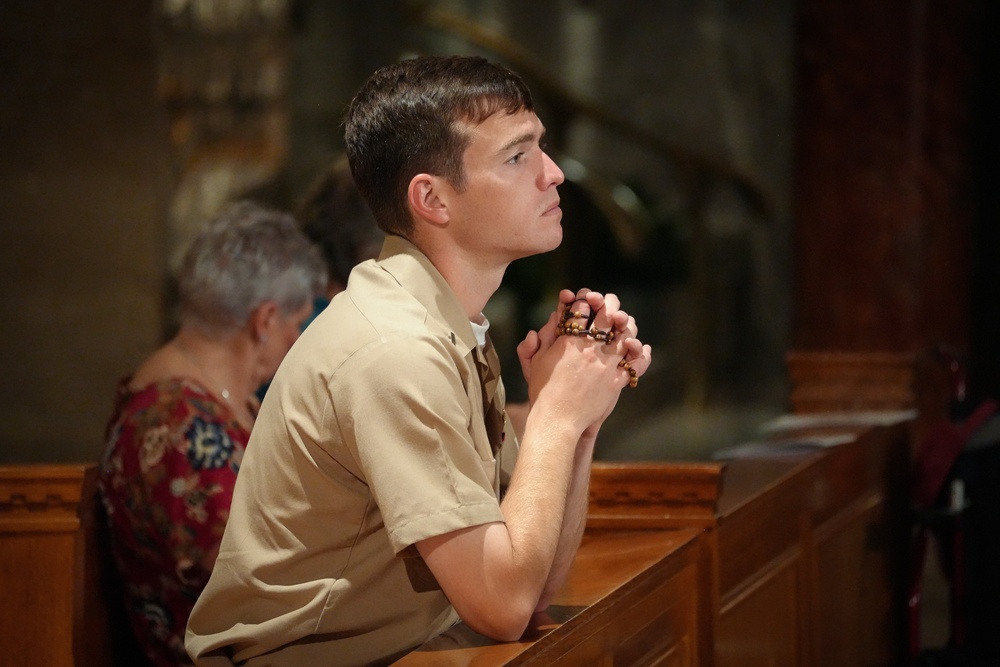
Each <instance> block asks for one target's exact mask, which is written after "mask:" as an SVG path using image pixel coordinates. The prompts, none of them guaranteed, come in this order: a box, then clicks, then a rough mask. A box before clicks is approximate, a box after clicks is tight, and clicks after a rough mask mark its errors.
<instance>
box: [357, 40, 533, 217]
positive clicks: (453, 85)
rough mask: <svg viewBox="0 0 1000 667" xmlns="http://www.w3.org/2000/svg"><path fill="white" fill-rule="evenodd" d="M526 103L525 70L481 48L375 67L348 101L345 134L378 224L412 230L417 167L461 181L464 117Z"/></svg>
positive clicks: (513, 109)
mask: <svg viewBox="0 0 1000 667" xmlns="http://www.w3.org/2000/svg"><path fill="white" fill-rule="evenodd" d="M522 110H527V111H533V110H534V104H533V102H532V99H531V93H530V91H529V90H528V86H527V85H526V84H525V83H524V81H523V80H522V79H521V77H520V76H518V75H517V74H515V73H514V72H512V71H511V70H509V69H507V68H506V67H503V66H502V65H498V64H496V63H492V62H490V61H488V60H486V59H485V58H480V57H478V56H424V57H420V58H413V59H410V60H403V61H400V62H397V63H394V64H392V65H388V66H386V67H383V68H381V69H379V70H378V71H376V72H375V73H374V74H373V75H372V76H371V77H370V78H369V79H368V81H367V82H366V83H365V84H364V85H363V86H362V87H361V89H360V90H359V91H358V93H357V95H355V97H354V99H353V100H352V101H351V104H350V106H349V107H348V109H347V115H346V118H345V134H344V139H345V143H346V146H347V156H348V159H349V161H350V164H351V172H352V173H353V175H354V180H355V182H356V184H357V187H358V189H359V190H360V191H361V194H362V195H363V196H364V198H365V200H366V201H367V202H368V205H369V206H370V207H371V210H372V213H373V214H374V216H375V219H376V220H377V221H378V225H379V227H381V229H382V230H383V231H384V232H386V233H387V234H396V235H399V236H404V237H407V236H409V234H410V232H411V231H412V227H413V221H412V219H411V218H410V214H409V209H408V207H407V203H406V199H407V189H408V187H409V184H410V180H411V179H412V178H413V177H414V176H415V175H417V174H419V173H430V174H434V175H438V176H442V177H444V178H446V179H448V181H449V182H450V183H451V184H452V185H453V186H454V187H455V188H457V189H459V190H461V189H462V187H464V174H463V171H462V156H463V154H464V152H465V149H466V147H467V146H468V141H469V139H468V136H467V134H466V133H465V132H464V128H463V124H472V125H478V124H480V123H482V122H483V121H485V120H486V119H487V118H489V117H490V116H492V115H494V114H496V113H499V112H504V113H508V114H513V113H517V112H519V111H522Z"/></svg>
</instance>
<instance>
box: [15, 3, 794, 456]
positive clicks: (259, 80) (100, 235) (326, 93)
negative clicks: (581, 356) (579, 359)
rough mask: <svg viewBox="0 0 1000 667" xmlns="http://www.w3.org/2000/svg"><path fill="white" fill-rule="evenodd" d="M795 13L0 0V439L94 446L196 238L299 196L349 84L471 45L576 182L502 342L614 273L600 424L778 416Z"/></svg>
mask: <svg viewBox="0 0 1000 667" xmlns="http://www.w3.org/2000/svg"><path fill="white" fill-rule="evenodd" d="M792 12H793V2H792V0H765V1H763V2H759V3H736V4H733V3H724V2H719V1H698V2H695V1H694V0H687V1H685V2H671V3H661V2H653V1H652V0H649V1H645V2H643V1H640V0H621V1H611V0H553V1H552V2H546V3H537V2H532V1H529V0H504V1H501V0H438V1H436V2H426V3H418V2H412V1H407V0H370V1H369V2H365V3H344V2H328V1H327V0H288V1H284V0H226V1H225V2H222V1H208V0H160V1H158V2H154V1H153V0H140V1H137V2H132V3H125V4H121V3H110V2H108V0H93V2H89V3H83V4H80V3H71V2H68V0H45V1H44V2H37V3H0V82H2V83H0V85H3V90H4V95H3V98H2V99H0V137H2V138H3V146H4V150H2V151H0V179H2V184H0V203H2V204H3V206H2V207H0V225H2V228H3V230H4V232H5V237H6V241H5V242H4V243H2V244H0V260H2V261H0V266H2V268H0V271H3V272H4V275H3V277H2V281H0V284H2V287H0V295H2V296H0V298H2V303H3V307H4V315H5V317H4V320H3V324H2V325H0V326H2V329H0V331H2V332H3V336H2V340H3V342H4V347H3V352H2V353H0V354H2V357H0V358H2V359H3V367H4V368H5V369H6V370H7V371H8V373H7V382H6V383H5V385H4V388H3V390H2V391H3V392H4V393H3V395H2V400H0V447H2V454H0V458H2V460H4V461H8V462H10V461H19V460H93V459H96V457H97V456H98V455H99V452H100V448H101V445H100V441H101V439H102V430H103V427H104V423H105V420H106V419H107V416H108V413H109V410H110V407H111V401H112V398H113V393H114V387H115V383H116V381H117V380H118V379H119V378H120V377H122V376H123V375H125V374H126V373H127V372H128V371H129V370H130V369H131V368H132V367H133V366H134V365H135V364H136V363H137V362H138V361H139V360H140V359H141V358H142V357H144V356H145V355H146V354H148V353H149V352H150V351H152V349H154V348H155V347H156V346H157V345H158V344H159V343H160V342H161V340H162V336H163V334H164V332H165V331H166V330H167V329H168V328H169V319H170V316H169V313H167V312H165V311H164V306H163V304H164V303H165V301H164V292H165V288H166V287H167V285H168V282H169V281H168V276H169V265H170V263H171V261H172V258H173V257H176V255H177V254H178V253H179V252H180V250H181V249H182V248H183V246H184V243H185V240H186V238H187V237H188V236H189V235H190V233H191V232H192V231H193V230H194V229H195V228H196V227H197V225H198V224H200V223H201V221H202V220H203V219H204V218H205V217H207V216H209V215H212V214H214V212H215V211H217V210H218V208H219V207H220V206H221V205H222V204H223V203H225V202H226V201H228V200H231V199H235V198H238V197H240V196H244V195H253V196H256V197H258V198H260V199H264V200H265V201H268V202H269V203H272V204H275V205H278V206H283V207H291V206H293V205H294V203H295V202H296V201H297V199H298V198H299V197H300V196H301V195H302V194H303V193H304V191H305V190H306V188H307V187H308V184H309V182H310V181H311V180H312V178H313V177H314V176H315V175H316V174H317V173H318V172H319V171H320V170H321V169H323V168H324V167H325V166H326V165H327V163H328V162H329V161H330V160H331V159H332V158H333V157H334V156H335V155H336V154H337V153H338V152H339V151H340V149H341V131H342V128H341V125H340V122H341V114H342V111H343V108H344V106H345V105H346V104H347V102H348V101H349V99H350V96H351V94H352V93H353V91H354V90H355V89H356V88H357V87H358V85H360V84H361V83H362V82H363V81H364V79H365V78H366V77H367V76H368V75H369V74H370V73H371V71H372V70H374V69H375V68H376V67H378V66H380V65H382V64H385V63H388V62H390V61H392V60H394V59H397V58H399V57H404V56H407V55H412V54H415V53H482V54H484V55H486V56H488V57H492V58H496V59H500V60H502V61H505V62H508V64H511V65H513V66H514V67H515V69H518V70H519V71H521V72H522V73H523V74H525V75H526V77H527V78H528V79H529V81H530V83H531V85H532V89H533V91H534V92H535V94H536V97H537V98H538V101H539V106H540V108H539V112H540V115H541V116H542V119H543V121H544V122H545V123H546V125H547V126H548V128H549V130H550V133H551V134H552V135H553V136H552V139H553V143H554V144H555V145H556V149H557V150H558V156H557V157H558V158H559V160H560V162H561V164H562V165H563V166H564V168H565V169H566V170H567V173H568V174H572V175H573V176H574V178H577V179H578V183H580V184H584V185H583V187H582V191H583V193H584V195H585V196H584V198H583V199H582V200H581V201H582V202H583V204H582V205H581V206H580V207H579V208H578V209H577V208H574V209H573V213H572V215H567V216H566V224H567V238H568V239H572V241H571V242H569V243H567V244H566V247H565V250H564V252H563V254H559V253H556V254H554V255H553V256H552V257H549V258H544V259H543V260H541V261H540V263H538V264H534V265H533V264H531V263H530V262H524V263H523V266H518V267H517V268H514V269H512V271H511V276H510V277H511V280H510V282H511V284H512V286H513V289H509V290H506V291H504V292H501V293H499V294H498V295H497V298H496V299H495V300H494V303H493V304H491V307H492V308H493V309H494V310H493V311H492V312H491V313H490V317H491V321H493V322H494V325H495V326H496V327H497V329H496V331H497V333H498V334H503V335H507V336H508V337H509V338H510V340H511V341H512V342H516V340H515V339H516V338H518V337H519V336H520V335H522V334H523V326H525V321H524V320H523V318H524V317H525V316H527V317H528V318H530V317H531V316H532V315H533V314H534V311H533V310H532V308H533V305H532V304H531V303H526V302H525V301H526V297H525V295H524V289H523V286H524V285H533V289H534V288H537V286H538V285H540V284H541V285H543V286H544V287H545V289H549V287H550V286H551V285H555V284H556V283H561V282H570V283H573V284H577V283H579V282H586V283H589V286H590V287H593V288H595V289H615V290H618V291H620V292H621V293H622V294H623V296H624V297H626V299H627V303H628V304H631V305H630V308H631V309H632V310H633V311H634V312H636V313H637V314H638V315H640V320H641V322H643V323H644V324H643V326H644V331H643V333H644V337H646V338H647V339H649V340H651V341H653V342H654V343H655V344H656V345H657V364H656V366H655V369H656V373H655V375H652V376H650V377H649V378H648V381H647V382H646V384H645V386H646V390H645V391H644V392H639V393H636V394H634V395H631V394H630V395H629V401H628V405H623V406H620V407H619V410H618V411H616V415H615V418H616V419H618V420H619V421H618V423H616V424H615V425H614V428H613V429H608V433H609V434H611V433H617V434H618V435H619V437H620V438H621V439H629V438H631V437H632V436H633V435H634V434H635V433H637V432H639V430H641V429H642V428H643V426H644V423H645V422H648V421H649V420H650V419H652V418H655V417H656V415H658V414H661V413H663V412H664V411H667V410H670V409H673V408H675V407H677V406H682V405H684V404H685V403H687V404H689V405H690V406H691V407H693V408H695V409H704V408H705V407H707V406H709V405H712V404H718V403H721V404H724V405H726V406H727V408H726V409H727V410H736V411H740V410H743V411H744V412H746V411H747V410H750V411H753V410H757V409H760V408H761V406H763V409H764V410H780V408H781V405H780V403H781V401H782V400H783V397H784V394H783V384H782V383H783V379H784V367H783V363H782V358H781V355H782V353H783V351H784V348H785V344H786V341H785V337H786V335H787V310H788V304H787V292H788V285H787V275H786V274H787V264H788V259H789V258H788V249H787V236H788V228H789V224H790V221H789V213H788V211H789V205H788V174H789V169H790V150H791V127H790V125H791V120H790V119H791V69H792V63H791V51H792V49H791V39H792V34H791V33H792V22H793V15H792ZM498 36H499V39H498ZM587 188H590V189H589V190H588V189H587ZM595 193H596V195H595ZM571 194H572V193H571V188H570V187H569V186H567V188H566V194H565V197H566V200H567V206H568V207H569V206H570V204H569V200H570V199H571ZM597 195H600V196H606V197H605V199H606V200H605V201H603V202H601V203H600V205H595V204H594V200H593V198H594V197H595V196H597ZM587 197H589V199H588V198H587ZM578 203H579V202H578ZM602 205H603V207H604V208H603V209H602V208H601V206H602ZM598 209H600V210H598ZM595 211H596V212H595ZM623 212H624V213H625V214H623ZM607 215H610V216H611V217H610V219H611V220H612V223H613V224H610V225H609V224H607V223H606V221H605V222H595V220H599V219H600V220H605V219H606V218H607ZM602 216H604V217H602ZM616 216H617V217H616ZM588 225H589V226H588ZM595 225H596V226H595ZM644 238H646V239H652V241H651V242H649V243H646V244H640V245H639V247H637V244H636V242H635V241H636V239H644ZM602 248H604V249H609V250H610V251H611V252H608V253H605V254H597V255H593V256H592V253H600V251H601V249H602ZM572 253H582V255H581V256H583V257H585V258H586V260H585V261H584V262H582V263H578V264H579V265H574V264H573V263H572V262H569V261H568V260H567V256H569V255H572ZM538 271H541V272H542V273H541V275H540V274H539V273H537V272H538ZM591 281H593V282H591ZM519 284H520V285H521V286H522V288H521V289H520V291H519V289H518V287H517V286H518V285H519ZM515 314H516V316H515ZM518 318H522V319H518ZM528 323H529V324H535V323H534V322H528ZM511 363H512V360H511V357H510V356H508V357H507V358H506V360H505V364H506V367H507V369H508V376H510V377H511V379H512V381H511V383H510V384H512V385H513V386H512V389H513V390H514V391H515V392H516V390H517V387H516V384H517V382H516V378H517V375H518V371H517V368H516V366H513V367H512V366H511ZM755 414H756V413H755ZM661 436H662V434H661V435H658V436H656V437H661ZM727 437H729V436H728V435H727ZM726 444H728V443H726Z"/></svg>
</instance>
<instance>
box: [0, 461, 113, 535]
mask: <svg viewBox="0 0 1000 667" xmlns="http://www.w3.org/2000/svg"><path fill="white" fill-rule="evenodd" d="M95 473H96V468H94V467H93V466H85V465H21V466H0V532H32V531H42V532H47V531H66V530H75V529H76V528H77V527H79V525H80V519H81V517H82V516H89V512H88V511H86V509H85V508H81V501H82V500H83V498H84V493H85V486H86V485H89V484H92V483H93V479H94V476H95Z"/></svg>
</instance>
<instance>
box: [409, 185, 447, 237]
mask: <svg viewBox="0 0 1000 667" xmlns="http://www.w3.org/2000/svg"><path fill="white" fill-rule="evenodd" d="M448 192H449V188H448V185H447V183H446V182H445V181H444V179H442V178H440V177H438V176H431V175H430V174H417V175H416V176H414V177H413V178H412V179H410V187H409V188H408V189H407V191H406V195H407V202H408V203H409V206H410V211H411V212H412V214H413V215H414V217H415V218H417V219H419V220H426V221H427V222H429V223H431V224H432V225H435V226H437V227H444V226H445V225H447V224H448V221H449V220H450V219H451V216H450V213H449V211H448Z"/></svg>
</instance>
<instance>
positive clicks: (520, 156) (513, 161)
mask: <svg viewBox="0 0 1000 667" xmlns="http://www.w3.org/2000/svg"><path fill="white" fill-rule="evenodd" d="M523 158H524V153H518V154H517V155H515V156H514V157H512V158H511V159H509V160H507V164H518V163H519V162H521V160H522V159H523Z"/></svg>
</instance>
